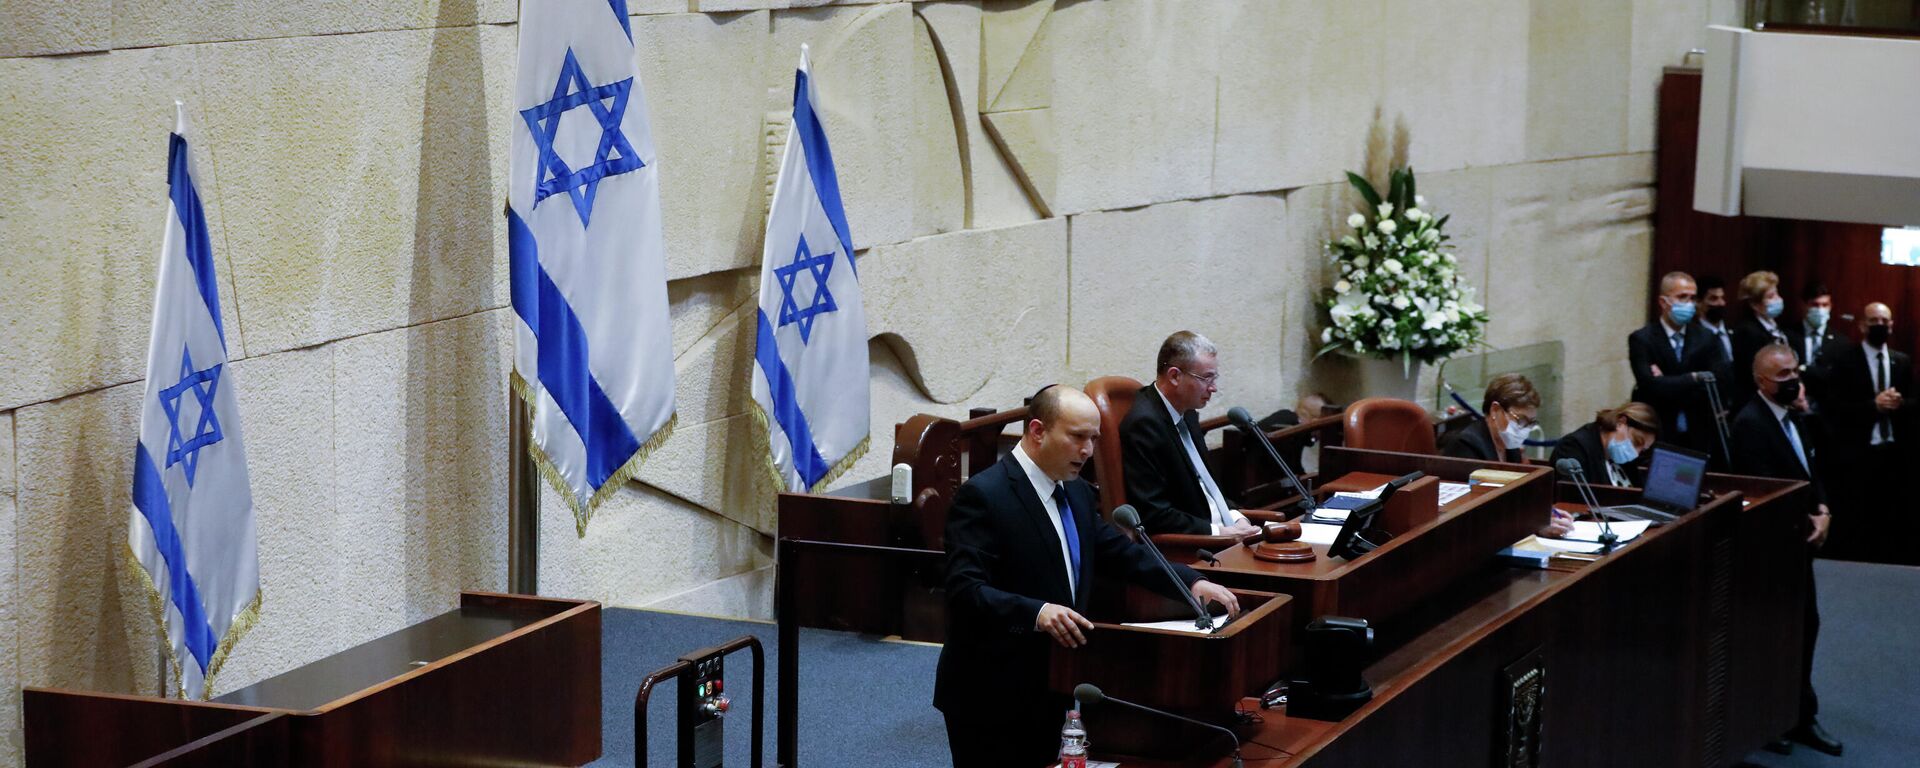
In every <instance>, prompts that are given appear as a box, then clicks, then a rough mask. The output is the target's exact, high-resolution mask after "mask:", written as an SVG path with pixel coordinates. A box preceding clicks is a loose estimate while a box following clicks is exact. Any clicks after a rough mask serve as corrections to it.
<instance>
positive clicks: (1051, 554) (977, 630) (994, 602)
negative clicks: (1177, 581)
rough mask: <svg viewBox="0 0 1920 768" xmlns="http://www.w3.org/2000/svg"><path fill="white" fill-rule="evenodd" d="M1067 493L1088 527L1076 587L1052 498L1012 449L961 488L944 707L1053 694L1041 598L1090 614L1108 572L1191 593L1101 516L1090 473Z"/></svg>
mask: <svg viewBox="0 0 1920 768" xmlns="http://www.w3.org/2000/svg"><path fill="white" fill-rule="evenodd" d="M1067 503H1068V506H1070V507H1072V508H1073V521H1074V528H1075V530H1077V531H1079V534H1080V576H1079V584H1080V588H1079V589H1078V590H1072V591H1069V588H1068V585H1067V575H1066V563H1065V561H1064V559H1063V558H1062V557H1061V552H1060V539H1059V537H1058V536H1057V535H1055V534H1054V532H1053V525H1052V524H1051V523H1050V522H1048V521H1047V518H1046V514H1047V513H1046V507H1044V506H1042V505H1041V503H1040V497H1039V496H1038V495H1036V494H1035V493H1034V490H1033V483H1031V482H1029V481H1028V480H1027V474H1026V472H1025V471H1024V470H1022V469H1021V467H1020V463H1019V460H1017V459H1015V458H1014V457H1013V455H1012V454H1008V455H1006V456H1004V457H1002V458H1001V459H1000V461H999V463H997V464H994V465H993V466H992V467H988V468H987V469H986V470H985V471H983V472H979V473H977V474H975V475H974V476H973V477H971V478H969V479H968V480H967V482H966V483H965V484H963V485H961V486H960V490H959V491H958V492H957V493H955V494H954V497H953V507H952V509H951V510H950V511H948V513H947V541H946V548H947V642H946V646H945V647H944V648H942V649H941V651H940V669H939V672H938V674H937V675H936V677H935V679H934V684H933V705H934V706H935V707H938V708H939V709H940V710H941V711H943V712H955V711H960V709H957V708H969V707H995V706H1011V705H1019V704H1022V703H1027V704H1028V705H1030V704H1031V703H1032V702H1038V701H1042V700H1045V699H1047V698H1049V697H1048V695H1047V690H1046V687H1047V658H1048V653H1049V650H1048V648H1049V646H1051V645H1052V644H1053V639H1052V638H1051V637H1049V636H1047V635H1046V634H1045V633H1042V632H1037V631H1035V630H1034V628H1033V621H1034V617H1035V616H1037V615H1038V614H1039V613H1040V606H1041V604H1042V603H1054V604H1057V605H1064V606H1068V607H1071V608H1073V609H1074V610H1076V611H1079V612H1081V613H1083V614H1084V613H1085V612H1086V610H1087V603H1088V598H1089V596H1090V595H1092V594H1093V591H1094V589H1095V588H1097V587H1098V585H1099V584H1100V582H1101V580H1102V579H1104V578H1108V577H1109V576H1108V575H1109V574H1111V575H1112V576H1111V577H1113V578H1122V579H1128V580H1131V581H1133V582H1136V583H1138V584H1140V585H1142V586H1145V587H1147V588H1149V589H1153V590H1154V591H1156V592H1160V593H1162V594H1166V595H1168V596H1171V597H1175V598H1176V599H1181V600H1184V599H1185V598H1184V597H1181V596H1180V594H1179V593H1178V592H1176V591H1175V590H1174V588H1173V585H1172V583H1171V582H1169V581H1168V580H1167V577H1166V574H1164V573H1162V572H1161V571H1160V568H1159V566H1158V565H1157V564H1156V563H1155V561H1154V560H1153V556H1152V555H1151V554H1149V553H1148V552H1147V550H1146V548H1145V546H1143V545H1141V544H1138V543H1135V542H1134V541H1133V540H1132V539H1129V538H1127V536H1126V535H1125V534H1123V533H1121V532H1120V529H1118V528H1115V527H1114V526H1113V525H1111V524H1109V523H1107V522H1106V521H1104V520H1102V519H1101V518H1100V516H1099V515H1098V514H1097V513H1096V512H1095V510H1097V509H1099V506H1098V505H1099V500H1098V499H1097V498H1096V497H1095V495H1094V492H1093V488H1092V487H1091V486H1089V485H1087V484H1086V482H1085V481H1082V480H1078V479H1075V480H1071V481H1068V482H1067ZM1174 570H1175V571H1176V572H1177V573H1179V574H1180V577H1181V580H1182V581H1184V582H1186V584H1187V586H1189V587H1191V586H1192V585H1193V582H1196V581H1199V580H1200V574H1198V573H1195V572H1194V571H1193V569H1191V568H1188V567H1186V566H1183V565H1175V566H1174ZM1089 640H1090V641H1091V642H1095V643H1097V642H1100V640H1099V638H1089ZM1054 711H1055V712H1056V713H1057V712H1058V711H1059V710H1057V709H1056V710H1054Z"/></svg>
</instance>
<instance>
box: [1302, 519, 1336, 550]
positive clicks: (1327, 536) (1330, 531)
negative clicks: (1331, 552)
mask: <svg viewBox="0 0 1920 768" xmlns="http://www.w3.org/2000/svg"><path fill="white" fill-rule="evenodd" d="M1339 535H1340V526H1338V525H1328V524H1326V523H1301V524H1300V539H1299V540H1300V541H1304V542H1306V543H1308V544H1324V545H1328V546H1331V545H1332V544H1333V538H1334V537H1335V536H1339Z"/></svg>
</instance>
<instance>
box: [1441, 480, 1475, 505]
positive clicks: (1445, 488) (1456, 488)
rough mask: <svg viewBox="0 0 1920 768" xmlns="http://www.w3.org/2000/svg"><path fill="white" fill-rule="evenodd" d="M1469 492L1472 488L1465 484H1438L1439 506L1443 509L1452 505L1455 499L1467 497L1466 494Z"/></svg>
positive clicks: (1443, 482)
mask: <svg viewBox="0 0 1920 768" xmlns="http://www.w3.org/2000/svg"><path fill="white" fill-rule="evenodd" d="M1471 490H1473V486H1471V485H1468V484H1466V483H1449V482H1445V481H1442V482H1441V483H1440V506H1442V507H1444V506H1446V505H1448V504H1452V503H1453V501H1454V500H1455V499H1458V498H1460V497H1462V496H1465V495H1467V492H1468V491H1471Z"/></svg>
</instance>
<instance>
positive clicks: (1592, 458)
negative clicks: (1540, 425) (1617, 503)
mask: <svg viewBox="0 0 1920 768" xmlns="http://www.w3.org/2000/svg"><path fill="white" fill-rule="evenodd" d="M1561 459H1573V460H1574V461H1578V462H1580V470H1581V471H1582V472H1585V473H1586V475H1587V482H1588V483H1589V484H1591V485H1612V484H1613V478H1612V476H1610V475H1608V474H1607V445H1606V440H1604V439H1602V438H1601V437H1600V427H1598V426H1596V425H1595V424H1594V423H1593V422H1591V421H1589V422H1587V424H1586V426H1583V427H1581V428H1579V429H1576V430H1574V431H1572V432H1568V433H1567V434H1565V435H1562V436H1561V437H1560V442H1558V443H1554V445H1553V453H1552V454H1551V455H1549V456H1548V457H1547V461H1548V463H1550V464H1559V463H1560V460H1561Z"/></svg>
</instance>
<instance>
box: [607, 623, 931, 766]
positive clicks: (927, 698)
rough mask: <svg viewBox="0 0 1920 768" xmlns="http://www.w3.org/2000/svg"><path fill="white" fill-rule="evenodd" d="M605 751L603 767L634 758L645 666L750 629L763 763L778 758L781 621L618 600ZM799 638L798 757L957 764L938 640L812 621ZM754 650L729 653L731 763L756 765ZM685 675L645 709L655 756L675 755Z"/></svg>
mask: <svg viewBox="0 0 1920 768" xmlns="http://www.w3.org/2000/svg"><path fill="white" fill-rule="evenodd" d="M602 625H603V626H602V635H603V640H604V644H603V647H602V648H601V653H602V654H603V659H602V661H601V672H602V678H601V695H602V696H603V699H604V701H603V704H602V717H603V718H604V721H605V725H604V727H603V728H602V734H603V736H602V738H603V744H602V749H603V751H602V754H601V758H600V760H598V761H596V762H594V763H593V765H596V766H631V765H633V764H634V762H633V747H634V738H633V695H634V692H635V691H637V690H638V689H639V687H640V680H641V678H643V677H645V676H646V675H647V673H649V672H652V671H654V670H656V669H659V668H661V667H664V666H666V665H668V664H671V663H673V661H674V659H677V658H679V657H680V656H681V654H685V653H690V652H692V651H694V650H697V649H700V648H707V647H710V646H714V645H719V644H720V643H724V642H726V641H728V640H731V639H733V638H735V637H739V636H740V635H748V634H750V635H754V636H756V637H758V638H760V642H761V644H762V645H764V646H765V647H766V652H767V697H768V699H769V701H768V703H767V704H768V708H767V715H766V717H767V722H766V736H765V739H766V742H765V751H764V752H763V753H762V754H763V757H764V758H765V765H767V766H772V765H773V763H774V733H775V731H774V726H775V719H776V718H775V713H774V711H773V706H772V704H773V702H772V701H771V699H772V698H773V697H774V696H775V695H776V692H777V691H778V690H779V687H778V685H779V679H778V676H777V675H776V674H775V667H776V666H777V664H778V662H777V661H776V656H775V654H776V653H777V652H778V643H777V639H776V637H775V634H776V633H775V631H774V626H773V625H772V624H759V623H752V622H744V621H727V620H723V619H710V618H703V617H698V616H686V615H682V614H672V613H660V612H656V611H641V610H632V609H624V608H609V609H607V610H606V611H605V612H604V614H603V617H602ZM800 644H801V649H802V650H801V653H802V654H803V655H802V656H801V670H800V676H801V680H800V682H801V687H800V716H801V721H802V722H803V723H804V726H803V727H802V729H801V731H800V760H801V761H802V764H804V765H808V766H819V767H823V768H824V767H827V766H881V765H929V766H933V765H947V764H948V762H949V758H948V754H947V732H946V726H945V724H944V722H943V721H942V720H941V719H940V713H939V711H937V710H935V709H934V708H933V673H934V666H935V664H936V662H937V661H938V660H939V658H940V649H939V648H937V647H932V646H925V645H916V644H912V643H898V642H888V641H885V640H878V639H875V638H871V637H863V636H860V635H852V634H847V633H844V632H828V631H825V630H811V629H809V630H803V631H802V632H801V633H800ZM752 659H753V656H752V654H751V653H749V652H747V651H740V652H738V653H735V654H733V655H730V656H728V657H727V675H726V682H727V693H728V694H729V696H730V697H731V698H732V699H733V712H732V713H731V714H729V715H728V716H727V719H726V731H727V733H726V741H727V758H726V759H727V762H726V764H727V765H728V766H732V767H735V768H746V766H749V765H751V764H752V763H750V762H749V754H750V751H751V750H750V749H749V744H750V741H749V739H750V738H751V733H752V728H751V726H752V723H753V720H752V719H751V716H750V713H751V712H752V711H753V695H752V691H753V661H752ZM677 692H678V686H677V684H676V683H673V682H667V683H664V684H662V685H659V686H657V687H655V688H654V691H653V698H652V703H651V706H649V708H648V709H649V713H648V718H647V729H648V732H647V739H648V749H647V752H648V757H649V762H648V763H646V764H647V765H650V766H654V767H655V768H671V766H674V765H675V764H676V763H675V762H674V760H675V756H676V752H675V749H676V747H675V743H676V741H675V736H674V712H673V707H674V696H675V695H676V694H677Z"/></svg>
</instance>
